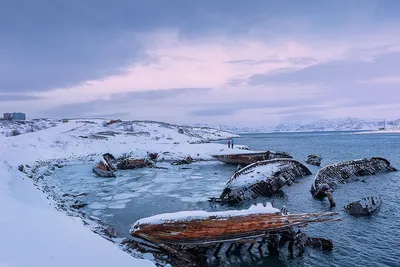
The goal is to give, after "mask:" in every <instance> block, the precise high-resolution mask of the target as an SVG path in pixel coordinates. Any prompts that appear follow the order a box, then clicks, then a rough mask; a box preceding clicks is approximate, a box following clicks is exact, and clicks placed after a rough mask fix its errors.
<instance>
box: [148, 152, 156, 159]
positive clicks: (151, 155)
mask: <svg viewBox="0 0 400 267" xmlns="http://www.w3.org/2000/svg"><path fill="white" fill-rule="evenodd" d="M157 157H158V153H149V159H151V160H155V159H157Z"/></svg>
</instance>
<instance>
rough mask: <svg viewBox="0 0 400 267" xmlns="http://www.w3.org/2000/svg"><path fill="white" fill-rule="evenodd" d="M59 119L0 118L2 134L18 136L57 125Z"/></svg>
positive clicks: (0, 133)
mask: <svg viewBox="0 0 400 267" xmlns="http://www.w3.org/2000/svg"><path fill="white" fill-rule="evenodd" d="M58 123H60V122H59V121H55V120H51V119H34V120H30V121H14V120H13V121H10V120H0V136H8V137H9V136H16V135H20V134H24V133H32V132H37V131H40V130H44V129H47V128H50V127H54V126H56V125H57V124H58Z"/></svg>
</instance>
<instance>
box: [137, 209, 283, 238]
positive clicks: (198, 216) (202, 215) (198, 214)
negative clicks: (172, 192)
mask: <svg viewBox="0 0 400 267" xmlns="http://www.w3.org/2000/svg"><path fill="white" fill-rule="evenodd" d="M276 212H280V210H279V209H277V208H274V207H272V204H271V203H270V202H267V203H266V205H265V206H263V205H261V204H259V205H252V206H250V207H249V208H248V209H247V210H227V211H216V212H207V211H202V210H195V211H178V212H174V213H163V214H158V215H154V216H151V217H147V218H143V219H140V220H138V221H136V222H135V223H134V224H133V226H132V228H131V232H134V231H135V230H137V229H138V228H140V225H143V224H162V223H165V222H175V221H189V220H204V219H207V218H210V217H218V218H230V217H236V216H247V215H252V214H266V213H276Z"/></svg>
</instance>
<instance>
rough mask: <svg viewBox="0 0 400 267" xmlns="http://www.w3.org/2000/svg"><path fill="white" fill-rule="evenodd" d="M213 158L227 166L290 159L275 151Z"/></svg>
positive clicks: (284, 153)
mask: <svg viewBox="0 0 400 267" xmlns="http://www.w3.org/2000/svg"><path fill="white" fill-rule="evenodd" d="M212 157H213V158H215V159H217V160H220V161H222V162H225V163H228V164H236V165H238V164H240V165H248V164H252V163H255V162H257V161H262V160H269V159H276V158H292V156H290V155H289V154H288V153H286V152H277V151H263V152H252V153H240V154H225V155H212Z"/></svg>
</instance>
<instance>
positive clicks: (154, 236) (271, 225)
mask: <svg viewBox="0 0 400 267" xmlns="http://www.w3.org/2000/svg"><path fill="white" fill-rule="evenodd" d="M337 215H338V213H334V212H325V213H303V214H287V213H285V212H281V211H280V210H279V209H277V208H274V207H272V205H271V203H267V204H266V205H265V206H263V205H261V204H260V205H253V206H251V207H250V208H249V209H247V210H230V211H218V212H206V211H181V212H176V213H165V214H159V215H155V216H152V217H148V218H144V219H141V220H139V221H137V222H136V223H135V224H134V225H133V226H132V227H131V230H130V233H131V235H133V236H134V237H138V238H142V239H144V240H146V241H147V242H151V243H153V244H155V245H157V246H159V247H160V248H162V249H164V250H168V251H171V252H173V253H175V254H176V253H178V254H179V253H180V252H179V251H185V253H191V252H192V253H194V254H197V253H198V251H197V250H196V249H199V248H200V247H202V248H206V249H209V250H212V249H214V251H215V252H214V254H215V255H216V254H218V253H219V252H220V249H221V248H222V247H223V246H225V247H226V246H228V251H227V252H226V255H228V253H229V250H230V249H231V248H232V246H233V245H235V246H243V245H245V244H247V245H248V246H249V247H248V248H247V251H249V252H250V253H251V249H252V248H253V246H254V245H256V244H258V249H259V250H260V249H261V247H262V245H263V244H268V250H269V252H270V253H271V251H272V250H274V251H275V252H277V250H279V247H282V246H283V245H284V244H286V243H287V242H289V246H288V248H289V250H290V249H293V244H297V243H299V242H297V243H296V236H297V237H299V238H300V237H301V238H304V234H303V233H301V232H300V231H298V232H296V231H294V227H305V226H307V225H308V224H309V223H315V222H328V221H338V220H340V218H339V217H337ZM296 233H301V235H297V234H296ZM306 240H307V241H308V243H307V242H305V243H304V242H303V243H302V244H304V246H305V245H313V246H315V244H313V242H314V243H318V244H320V247H321V248H322V249H324V245H322V244H328V245H327V247H329V248H327V249H328V250H329V249H331V248H332V242H331V241H330V240H326V239H323V238H314V239H313V238H306ZM290 244H291V245H290ZM181 253H184V252H181Z"/></svg>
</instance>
